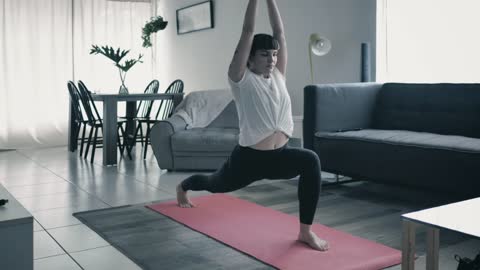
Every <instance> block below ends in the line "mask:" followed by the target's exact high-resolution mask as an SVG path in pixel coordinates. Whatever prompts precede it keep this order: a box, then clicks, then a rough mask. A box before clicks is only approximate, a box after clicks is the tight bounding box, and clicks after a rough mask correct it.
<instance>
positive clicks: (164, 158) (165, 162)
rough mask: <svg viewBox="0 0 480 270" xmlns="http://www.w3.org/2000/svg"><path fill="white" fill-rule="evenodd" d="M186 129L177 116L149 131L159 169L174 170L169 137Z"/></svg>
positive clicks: (159, 123) (185, 124)
mask: <svg viewBox="0 0 480 270" xmlns="http://www.w3.org/2000/svg"><path fill="white" fill-rule="evenodd" d="M186 127H187V123H186V122H185V120H183V118H181V117H180V116H178V115H173V116H172V117H170V118H168V119H166V120H163V121H160V122H158V123H156V124H155V125H153V127H152V129H151V131H150V142H151V144H152V149H153V154H154V155H155V158H156V159H157V163H158V166H159V167H160V168H162V169H167V170H172V169H174V164H173V150H172V143H171V137H172V135H173V134H175V133H176V132H178V131H180V130H185V129H186Z"/></svg>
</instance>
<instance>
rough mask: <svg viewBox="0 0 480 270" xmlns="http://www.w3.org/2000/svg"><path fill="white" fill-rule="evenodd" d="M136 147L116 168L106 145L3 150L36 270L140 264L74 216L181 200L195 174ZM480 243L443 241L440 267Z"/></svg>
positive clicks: (2, 174) (1, 165) (0, 169)
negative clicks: (25, 217)
mask: <svg viewBox="0 0 480 270" xmlns="http://www.w3.org/2000/svg"><path fill="white" fill-rule="evenodd" d="M138 148H140V147H138ZM136 150H137V153H135V155H134V160H133V161H130V160H128V159H122V160H120V162H119V165H118V166H116V167H103V166H102V165H101V154H102V153H101V150H97V151H98V152H97V154H96V160H95V163H94V164H90V163H89V162H88V161H86V160H84V159H83V158H80V157H79V156H78V153H76V152H75V153H70V152H68V151H67V150H66V147H56V148H44V149H33V150H19V151H0V183H1V184H2V185H3V186H4V187H5V188H6V189H7V190H8V191H9V192H10V193H11V194H12V195H13V196H14V197H15V198H16V199H17V200H18V201H19V202H20V203H21V204H23V206H24V207H25V208H26V209H27V210H28V211H29V212H30V213H31V214H32V215H33V217H34V219H35V221H34V259H35V260H34V266H35V270H41V269H49V270H55V269H62V270H67V269H102V270H105V269H119V270H121V269H126V270H127V269H128V270H129V269H140V267H138V266H137V265H136V264H135V263H133V262H132V261H131V260H130V259H129V258H127V257H126V256H124V255H123V254H122V253H120V252H119V251H117V250H116V249H115V248H114V247H112V246H111V245H110V244H109V243H108V242H106V241H105V240H103V239H102V238H101V237H100V236H98V235H97V234H96V233H94V232H93V231H92V230H91V229H89V228H88V227H87V226H85V225H83V224H82V223H81V222H80V221H79V220H77V219H76V218H75V217H73V216H72V213H75V212H80V211H87V210H94V209H101V208H108V207H115V206H122V205H128V204H140V203H145V202H150V201H158V200H165V199H174V198H175V197H174V196H175V186H176V185H177V184H178V183H179V182H180V181H181V180H182V179H184V178H186V177H188V176H189V175H191V174H192V173H193V172H166V171H165V170H161V169H160V168H159V167H158V165H157V163H156V160H155V158H154V157H153V155H152V153H151V151H149V155H148V156H147V159H146V160H143V159H141V154H140V151H141V149H136ZM324 175H326V174H324ZM261 182H262V181H261ZM197 194H201V193H197ZM332 207H333V206H332ZM339 214H341V213H339ZM399 220H400V219H399ZM398 228H399V230H400V229H401V224H400V223H399V224H398ZM418 241H420V240H418ZM479 246H480V241H479V240H478V239H477V240H476V239H469V238H466V239H462V241H459V242H458V241H457V242H454V243H452V244H449V245H446V246H445V245H444V246H441V251H440V269H449V270H451V269H455V264H454V261H453V260H452V257H453V254H457V253H460V254H464V255H470V256H471V255H472V254H475V253H476V252H478V251H479V250H478V247H479ZM424 265H425V258H424V256H420V258H418V259H417V260H416V266H417V267H418V269H422V267H423V268H424V267H425V266H424ZM389 269H391V270H393V269H400V266H395V267H390V268H389Z"/></svg>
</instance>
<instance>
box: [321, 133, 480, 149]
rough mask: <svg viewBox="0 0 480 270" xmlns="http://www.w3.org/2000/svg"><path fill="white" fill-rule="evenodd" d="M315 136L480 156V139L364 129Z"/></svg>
mask: <svg viewBox="0 0 480 270" xmlns="http://www.w3.org/2000/svg"><path fill="white" fill-rule="evenodd" d="M315 136H316V137H323V138H329V139H337V140H360V141H370V142H376V143H384V144H385V143H386V144H395V145H402V146H410V147H422V148H435V149H443V150H451V151H459V152H468V153H479V154H480V139H476V138H469V137H463V136H456V135H439V134H434V133H427V132H415V131H407V130H379V129H364V130H358V131H346V132H334V133H321V132H317V134H315Z"/></svg>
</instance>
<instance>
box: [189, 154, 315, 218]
mask: <svg viewBox="0 0 480 270" xmlns="http://www.w3.org/2000/svg"><path fill="white" fill-rule="evenodd" d="M297 175H300V181H299V183H298V200H299V202H300V222H301V223H303V224H312V222H313V217H314V215H315V210H316V208H317V202H318V196H319V194H320V188H321V177H320V160H319V158H318V156H317V154H316V153H315V152H313V151H311V150H308V149H303V148H292V147H289V146H287V145H285V146H283V147H281V148H278V149H274V150H266V151H264V150H255V149H253V148H250V147H242V146H239V145H237V146H236V147H235V149H234V150H233V152H232V154H231V155H230V157H229V158H228V160H227V161H226V162H225V163H224V164H223V166H222V167H221V168H220V169H218V170H217V171H216V172H214V173H213V174H211V175H208V176H207V175H201V174H195V175H192V176H190V177H189V178H187V179H185V180H184V181H183V182H182V183H181V186H182V188H183V190H185V191H188V190H195V191H200V190H207V191H210V192H212V193H223V192H230V191H234V190H238V189H240V188H243V187H246V186H248V185H249V184H251V183H253V182H255V181H258V180H261V179H290V178H293V177H296V176H297Z"/></svg>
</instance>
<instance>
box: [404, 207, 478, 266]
mask: <svg viewBox="0 0 480 270" xmlns="http://www.w3.org/2000/svg"><path fill="white" fill-rule="evenodd" d="M479 213H480V198H475V199H471V200H466V201H461V202H457V203H451V204H447V205H443V206H439V207H433V208H429V209H425V210H421V211H417V212H412V213H407V214H404V215H402V223H403V233H402V235H403V239H402V270H413V269H414V267H415V227H416V226H417V225H423V226H426V228H427V270H436V269H438V248H439V242H440V229H447V230H452V231H456V232H460V233H464V234H467V235H470V236H474V237H478V238H480V218H479V216H478V215H479Z"/></svg>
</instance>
